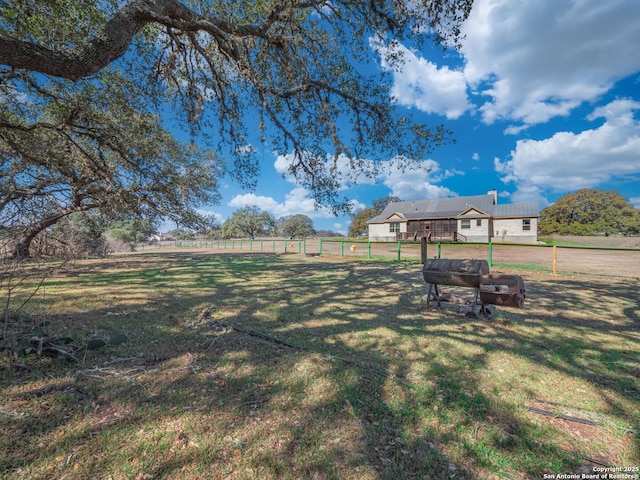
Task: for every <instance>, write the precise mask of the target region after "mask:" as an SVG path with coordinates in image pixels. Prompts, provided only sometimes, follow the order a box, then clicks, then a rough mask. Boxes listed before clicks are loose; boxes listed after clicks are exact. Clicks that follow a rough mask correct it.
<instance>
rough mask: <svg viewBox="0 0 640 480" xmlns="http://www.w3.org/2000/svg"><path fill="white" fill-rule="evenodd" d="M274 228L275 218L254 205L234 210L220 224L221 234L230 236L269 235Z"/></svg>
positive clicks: (250, 236) (251, 236) (252, 236)
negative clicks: (229, 216)
mask: <svg viewBox="0 0 640 480" xmlns="http://www.w3.org/2000/svg"><path fill="white" fill-rule="evenodd" d="M275 228H276V220H275V219H274V218H273V217H272V216H271V214H270V213H268V212H265V211H263V210H260V209H259V208H258V207H256V206H250V207H244V208H241V209H240V210H236V211H235V212H233V213H232V214H231V218H228V219H227V220H226V221H225V222H224V223H223V224H222V235H223V236H224V237H226V238H230V237H249V238H251V239H253V238H255V237H256V236H257V235H271V234H272V233H273V232H274V230H275Z"/></svg>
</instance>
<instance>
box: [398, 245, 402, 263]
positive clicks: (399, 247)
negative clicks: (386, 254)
mask: <svg viewBox="0 0 640 480" xmlns="http://www.w3.org/2000/svg"><path fill="white" fill-rule="evenodd" d="M401 248H402V247H401V243H400V241H398V261H400V250H401Z"/></svg>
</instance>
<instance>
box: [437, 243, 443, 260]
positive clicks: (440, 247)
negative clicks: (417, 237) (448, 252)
mask: <svg viewBox="0 0 640 480" xmlns="http://www.w3.org/2000/svg"><path fill="white" fill-rule="evenodd" d="M441 253H442V244H441V243H440V242H438V258H440V254H441Z"/></svg>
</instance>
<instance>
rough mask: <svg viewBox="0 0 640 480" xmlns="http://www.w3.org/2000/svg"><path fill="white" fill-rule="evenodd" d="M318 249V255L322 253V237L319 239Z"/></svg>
mask: <svg viewBox="0 0 640 480" xmlns="http://www.w3.org/2000/svg"><path fill="white" fill-rule="evenodd" d="M318 250H319V252H318V255H322V239H320V245H319V247H318Z"/></svg>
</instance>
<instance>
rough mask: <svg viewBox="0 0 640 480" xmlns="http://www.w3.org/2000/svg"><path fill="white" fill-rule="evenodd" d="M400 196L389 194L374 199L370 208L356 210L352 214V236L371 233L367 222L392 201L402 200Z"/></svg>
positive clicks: (350, 234)
mask: <svg viewBox="0 0 640 480" xmlns="http://www.w3.org/2000/svg"><path fill="white" fill-rule="evenodd" d="M401 201H402V200H400V199H399V198H398V197H395V196H388V197H383V198H379V199H377V200H374V202H373V203H372V204H371V206H370V207H369V208H365V209H363V210H360V211H359V212H356V213H355V214H353V215H352V216H351V218H352V219H351V225H349V236H350V237H361V236H363V235H366V234H367V233H369V225H368V224H367V222H368V221H369V220H371V219H372V218H373V217H375V216H376V215H380V214H381V213H382V211H383V210H384V209H385V207H386V206H387V205H388V204H389V203H391V202H401Z"/></svg>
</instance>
